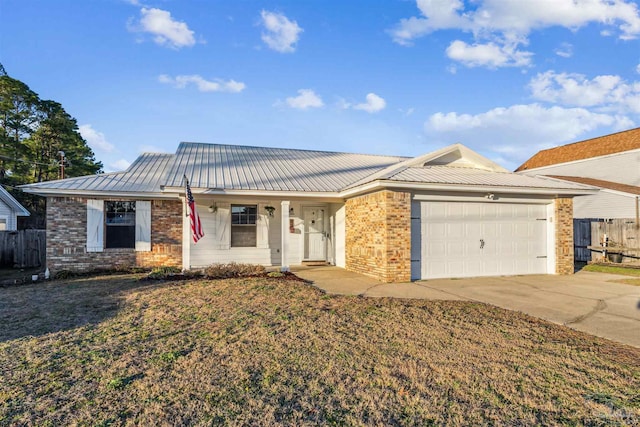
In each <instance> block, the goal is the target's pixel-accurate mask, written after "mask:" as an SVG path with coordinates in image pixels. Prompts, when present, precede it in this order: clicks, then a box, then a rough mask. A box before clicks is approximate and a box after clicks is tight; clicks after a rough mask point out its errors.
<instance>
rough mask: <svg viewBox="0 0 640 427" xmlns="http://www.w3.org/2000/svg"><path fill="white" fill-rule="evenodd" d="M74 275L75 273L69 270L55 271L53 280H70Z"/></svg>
mask: <svg viewBox="0 0 640 427" xmlns="http://www.w3.org/2000/svg"><path fill="white" fill-rule="evenodd" d="M75 275H76V273H74V272H73V271H71V270H60V271H57V272H56V274H54V275H53V278H54V279H56V280H59V279H62V280H64V279H70V278H72V277H74V276H75Z"/></svg>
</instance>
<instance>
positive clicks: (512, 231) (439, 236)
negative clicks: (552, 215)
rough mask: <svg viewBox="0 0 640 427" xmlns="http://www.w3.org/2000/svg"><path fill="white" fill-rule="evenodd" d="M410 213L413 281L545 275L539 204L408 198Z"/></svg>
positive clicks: (543, 212) (544, 237)
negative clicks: (423, 200) (412, 201)
mask: <svg viewBox="0 0 640 427" xmlns="http://www.w3.org/2000/svg"><path fill="white" fill-rule="evenodd" d="M413 211H414V213H413V215H412V217H413V221H412V222H413V227H414V230H412V236H413V237H412V276H413V278H414V279H435V278H443V277H477V276H499V275H515V274H545V273H547V260H546V255H547V221H546V220H545V218H546V206H545V205H530V204H507V203H468V202H414V206H413ZM417 214H419V217H418V215H417ZM416 227H419V232H418V229H416Z"/></svg>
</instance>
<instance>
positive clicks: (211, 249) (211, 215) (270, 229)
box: [184, 197, 345, 268]
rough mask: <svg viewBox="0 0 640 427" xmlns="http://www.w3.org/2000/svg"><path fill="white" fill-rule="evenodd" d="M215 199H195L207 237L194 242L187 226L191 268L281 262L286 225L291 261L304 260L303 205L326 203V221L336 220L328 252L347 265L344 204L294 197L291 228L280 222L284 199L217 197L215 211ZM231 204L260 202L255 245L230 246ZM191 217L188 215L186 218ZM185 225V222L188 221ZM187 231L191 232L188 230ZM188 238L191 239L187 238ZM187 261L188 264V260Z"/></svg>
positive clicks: (289, 260) (295, 263)
mask: <svg viewBox="0 0 640 427" xmlns="http://www.w3.org/2000/svg"><path fill="white" fill-rule="evenodd" d="M212 203H213V200H212V199H209V200H207V199H204V198H202V199H196V209H197V211H198V214H199V215H200V220H201V221H202V228H203V230H204V237H203V238H202V239H200V240H199V241H198V243H196V244H194V243H193V241H192V240H191V231H190V230H185V234H184V238H185V239H186V240H185V241H186V242H187V243H186V245H185V247H186V248H187V249H188V256H185V259H188V264H189V265H190V266H191V267H192V268H199V267H205V266H207V265H210V264H213V263H219V262H222V263H226V262H232V261H235V262H243V263H252V264H262V265H266V266H272V265H280V264H281V262H282V254H281V249H282V245H281V227H282V226H283V225H284V226H285V227H286V229H287V233H286V236H287V239H288V263H289V264H290V265H297V264H301V263H302V256H303V254H304V223H303V220H302V209H303V207H304V206H311V205H313V206H326V207H327V210H326V211H327V212H329V213H328V214H327V215H326V218H325V221H327V223H329V221H332V222H333V224H334V225H333V227H334V228H333V229H332V230H331V236H332V238H331V239H330V242H329V243H330V247H329V248H328V253H329V254H331V256H332V259H331V262H333V263H335V264H336V265H338V266H341V267H343V266H344V263H345V261H344V258H345V255H344V254H345V251H344V244H345V243H344V242H345V237H344V236H345V230H344V205H343V204H333V205H327V204H325V203H313V202H305V203H301V202H299V201H291V203H290V207H291V208H293V213H292V214H291V215H290V219H291V220H292V221H293V232H291V231H290V228H289V224H281V222H282V221H281V220H282V212H281V209H282V207H281V199H271V200H251V199H240V198H237V199H236V198H220V197H216V198H215V205H216V206H217V210H216V212H209V210H208V207H209V206H210V205H211V204H212ZM232 204H234V205H235V204H253V205H258V216H259V219H258V221H257V225H256V226H257V229H256V233H257V235H256V238H257V239H256V240H257V242H256V243H257V244H256V247H255V248H232V247H230V242H231V235H230V228H231V218H230V209H231V205H232ZM266 206H273V207H275V208H276V210H275V212H274V215H273V216H272V217H270V216H269V215H268V212H267V210H266V209H265V207H266ZM187 221H188V219H187ZM185 227H186V225H185ZM187 231H188V233H187ZM187 240H188V241H187ZM185 265H187V264H185Z"/></svg>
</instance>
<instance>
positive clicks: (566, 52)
mask: <svg viewBox="0 0 640 427" xmlns="http://www.w3.org/2000/svg"><path fill="white" fill-rule="evenodd" d="M554 52H555V54H556V55H558V56H561V57H563V58H571V57H572V56H573V45H572V44H571V43H561V44H560V46H559V47H558V48H557V49H556V50H554Z"/></svg>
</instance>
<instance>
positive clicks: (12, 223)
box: [0, 200, 18, 231]
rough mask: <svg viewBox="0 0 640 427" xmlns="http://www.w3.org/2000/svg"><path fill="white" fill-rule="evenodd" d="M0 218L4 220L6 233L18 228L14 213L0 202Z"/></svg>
mask: <svg viewBox="0 0 640 427" xmlns="http://www.w3.org/2000/svg"><path fill="white" fill-rule="evenodd" d="M0 218H2V219H6V222H7V230H8V231H11V230H15V229H16V228H17V227H18V224H17V220H16V214H15V212H14V211H13V210H12V209H11V208H10V207H9V206H8V205H7V204H6V203H5V202H3V201H2V200H0Z"/></svg>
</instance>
